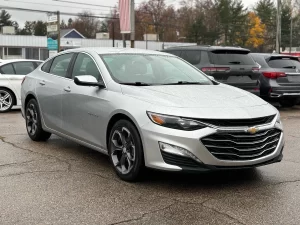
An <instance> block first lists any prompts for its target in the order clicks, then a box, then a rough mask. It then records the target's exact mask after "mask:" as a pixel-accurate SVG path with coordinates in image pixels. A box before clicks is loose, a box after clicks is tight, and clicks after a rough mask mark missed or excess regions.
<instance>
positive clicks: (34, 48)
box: [0, 35, 196, 60]
mask: <svg viewBox="0 0 300 225" xmlns="http://www.w3.org/2000/svg"><path fill="white" fill-rule="evenodd" d="M113 45H114V46H115V47H122V46H123V42H122V40H115V41H113V40H111V39H108V40H97V39H86V38H64V37H62V38H61V48H62V49H70V48H79V47H113ZM183 45H196V44H195V43H175V42H165V43H163V42H155V41H148V42H147V44H146V41H136V42H135V47H136V48H142V49H146V46H147V49H151V50H161V49H163V48H167V47H171V46H183ZM126 46H127V47H128V46H130V41H126ZM48 57H49V50H48V49H47V37H38V36H23V35H0V59H16V58H23V59H39V60H45V59H47V58H48Z"/></svg>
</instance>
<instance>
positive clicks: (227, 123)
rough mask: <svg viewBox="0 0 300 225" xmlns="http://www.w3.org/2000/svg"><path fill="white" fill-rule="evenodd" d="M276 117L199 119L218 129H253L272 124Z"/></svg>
mask: <svg viewBox="0 0 300 225" xmlns="http://www.w3.org/2000/svg"><path fill="white" fill-rule="evenodd" d="M274 118H275V115H272V116H266V117H259V118H254V119H197V120H199V121H200V122H203V123H207V124H211V125H214V126H218V127H241V126H243V127H251V126H257V125H262V124H267V123H271V122H272V121H273V119H274Z"/></svg>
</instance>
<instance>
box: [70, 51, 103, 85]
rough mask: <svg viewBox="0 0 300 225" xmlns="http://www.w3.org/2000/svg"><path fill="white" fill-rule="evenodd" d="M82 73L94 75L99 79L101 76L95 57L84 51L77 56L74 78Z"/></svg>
mask: <svg viewBox="0 0 300 225" xmlns="http://www.w3.org/2000/svg"><path fill="white" fill-rule="evenodd" d="M80 75H92V76H94V77H95V78H96V79H97V80H98V79H99V78H100V72H99V70H98V68H97V66H96V64H95V62H94V61H93V59H92V58H91V57H90V56H88V55H86V54H82V53H80V54H79V55H78V56H77V58H76V61H75V64H74V69H73V72H72V78H73V79H74V77H76V76H80Z"/></svg>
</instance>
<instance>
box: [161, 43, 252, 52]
mask: <svg viewBox="0 0 300 225" xmlns="http://www.w3.org/2000/svg"><path fill="white" fill-rule="evenodd" d="M164 50H166V51H168V50H207V51H214V50H240V51H249V52H250V50H249V49H246V48H240V47H235V46H211V45H191V46H177V47H171V48H168V49H164Z"/></svg>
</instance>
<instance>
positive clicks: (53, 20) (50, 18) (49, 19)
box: [47, 15, 57, 23]
mask: <svg viewBox="0 0 300 225" xmlns="http://www.w3.org/2000/svg"><path fill="white" fill-rule="evenodd" d="M47 22H48V23H52V22H57V15H49V16H48V18H47Z"/></svg>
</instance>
